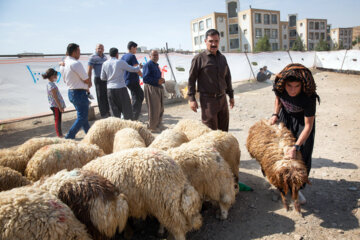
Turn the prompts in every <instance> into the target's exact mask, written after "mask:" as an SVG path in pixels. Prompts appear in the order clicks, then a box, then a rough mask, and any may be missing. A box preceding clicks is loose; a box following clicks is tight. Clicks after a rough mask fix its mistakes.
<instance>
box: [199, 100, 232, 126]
mask: <svg viewBox="0 0 360 240" xmlns="http://www.w3.org/2000/svg"><path fill="white" fill-rule="evenodd" d="M200 105H201V120H202V122H203V123H204V124H205V125H206V126H208V127H209V128H211V129H212V130H217V129H219V130H222V131H225V132H227V131H229V108H228V104H227V101H226V95H225V94H224V95H222V96H220V97H208V96H204V95H201V93H200Z"/></svg>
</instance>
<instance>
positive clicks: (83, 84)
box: [60, 43, 91, 139]
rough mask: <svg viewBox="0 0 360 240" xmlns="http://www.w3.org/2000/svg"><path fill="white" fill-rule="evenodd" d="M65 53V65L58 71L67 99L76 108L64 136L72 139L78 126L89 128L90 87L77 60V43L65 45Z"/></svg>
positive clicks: (78, 50)
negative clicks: (88, 90)
mask: <svg viewBox="0 0 360 240" xmlns="http://www.w3.org/2000/svg"><path fill="white" fill-rule="evenodd" d="M66 54H67V57H66V58H65V61H64V65H65V66H61V67H60V72H61V75H62V76H63V78H64V82H65V83H66V85H67V86H68V88H69V91H68V96H69V100H70V102H71V103H72V104H73V105H74V107H75V109H76V112H77V118H76V121H75V122H74V124H73V125H72V126H71V128H70V130H69V132H68V133H67V134H66V136H65V138H70V139H74V138H75V135H76V134H77V132H78V131H79V130H80V128H83V129H84V131H85V133H87V131H88V130H89V128H90V125H89V121H88V113H89V100H88V98H87V94H86V92H87V89H88V88H90V87H91V80H90V79H89V77H88V75H87V73H86V71H85V68H84V67H83V65H82V64H81V63H80V62H79V61H78V60H79V58H80V47H79V45H77V44H76V43H70V44H69V45H68V46H67V51H66Z"/></svg>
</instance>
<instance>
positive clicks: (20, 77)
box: [0, 50, 360, 123]
mask: <svg viewBox="0 0 360 240" xmlns="http://www.w3.org/2000/svg"><path fill="white" fill-rule="evenodd" d="M225 56H226V59H227V61H228V64H229V67H230V71H231V75H232V80H233V82H238V81H243V80H248V79H251V78H253V76H254V74H256V73H257V72H258V71H259V69H260V67H262V66H264V65H266V66H268V69H269V70H270V71H271V72H273V73H277V72H279V71H281V69H283V68H284V67H285V66H286V65H287V64H290V63H292V62H294V63H301V64H303V65H305V66H306V67H309V68H312V67H319V68H326V69H332V70H335V71H339V70H344V71H359V72H360V50H341V51H331V52H293V51H290V52H271V53H247V54H245V53H225ZM136 57H137V59H138V61H139V62H141V63H143V64H145V63H146V62H147V61H149V56H148V55H147V54H136ZM168 57H169V61H170V63H171V65H172V69H173V74H172V73H171V70H170V67H169V63H168V61H167V58H166V57H165V55H164V54H160V59H159V62H158V63H159V66H160V69H161V72H162V75H163V76H164V78H165V79H166V80H169V79H173V76H175V78H176V81H177V82H186V81H187V79H188V75H189V69H190V66H191V60H192V58H193V55H185V54H179V53H169V54H168ZM247 58H248V59H249V60H248V59H247ZM62 59H63V57H62V56H44V57H24V58H18V57H9V56H8V57H0V96H1V98H0V123H1V121H3V120H5V119H13V118H19V117H24V116H29V115H34V114H42V113H49V106H48V102H47V95H46V83H47V80H43V79H42V77H41V73H43V72H45V71H46V69H48V68H49V67H53V68H55V69H56V70H58V69H59V66H58V62H59V61H61V60H62ZM87 60H88V56H86V55H82V56H81V57H80V62H81V63H82V64H83V65H84V67H86V68H87ZM249 62H250V64H249ZM57 85H58V87H59V90H60V92H61V94H62V96H63V98H64V100H65V103H66V105H67V107H72V104H71V103H70V102H69V101H68V97H67V87H66V85H65V84H64V82H63V81H62V77H61V76H59V78H58V80H57ZM90 91H91V93H92V94H93V95H94V96H96V94H95V89H94V87H92V88H91V90H90ZM95 102H96V101H95Z"/></svg>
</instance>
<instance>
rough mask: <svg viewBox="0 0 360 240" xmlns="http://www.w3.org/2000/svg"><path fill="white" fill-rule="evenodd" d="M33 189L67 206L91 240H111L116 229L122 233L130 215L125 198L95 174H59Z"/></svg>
mask: <svg viewBox="0 0 360 240" xmlns="http://www.w3.org/2000/svg"><path fill="white" fill-rule="evenodd" d="M33 186H34V187H38V188H40V189H42V190H45V191H48V192H50V193H51V194H53V195H55V196H56V197H58V198H59V199H60V200H61V201H62V202H63V203H65V204H66V205H68V206H69V207H70V209H71V210H72V211H73V212H74V214H75V216H76V217H77V219H79V220H80V222H82V223H83V224H85V225H86V227H87V229H88V232H89V233H90V234H91V236H92V237H93V238H94V239H108V238H111V237H112V236H113V235H115V233H116V230H117V229H119V231H120V232H121V231H122V230H123V229H124V227H125V224H126V221H127V218H128V211H129V208H128V204H127V201H126V197H125V196H124V195H123V194H119V191H118V189H117V188H116V187H115V186H114V185H113V184H112V183H111V182H110V181H109V180H107V179H105V178H104V177H101V176H100V175H98V174H96V173H94V172H90V171H86V170H81V169H74V170H71V171H67V170H62V171H60V172H58V173H57V174H55V175H52V176H51V177H49V178H46V179H41V180H40V181H38V182H35V183H34V185H33Z"/></svg>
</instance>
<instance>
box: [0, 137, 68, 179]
mask: <svg viewBox="0 0 360 240" xmlns="http://www.w3.org/2000/svg"><path fill="white" fill-rule="evenodd" d="M64 142H75V141H73V140H69V139H63V138H58V137H39V138H31V139H29V140H27V141H26V142H24V143H23V144H21V145H20V146H19V147H17V148H11V149H1V150H0V165H2V166H4V167H9V168H12V169H14V170H16V171H18V172H20V173H21V174H23V175H24V171H25V168H26V165H27V163H28V162H29V160H30V158H31V157H32V156H33V155H34V154H35V152H36V151H37V150H39V149H40V148H42V147H44V146H47V145H51V144H57V143H64Z"/></svg>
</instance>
